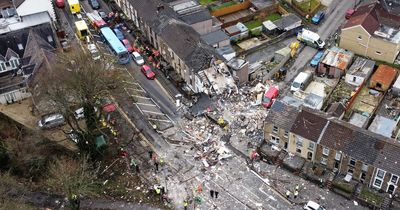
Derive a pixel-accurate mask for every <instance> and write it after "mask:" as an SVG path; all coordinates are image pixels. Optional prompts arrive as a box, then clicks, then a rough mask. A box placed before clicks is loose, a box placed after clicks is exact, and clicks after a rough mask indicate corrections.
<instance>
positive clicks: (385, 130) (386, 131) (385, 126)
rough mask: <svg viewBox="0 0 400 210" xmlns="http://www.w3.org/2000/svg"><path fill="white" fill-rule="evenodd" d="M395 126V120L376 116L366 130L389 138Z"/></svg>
mask: <svg viewBox="0 0 400 210" xmlns="http://www.w3.org/2000/svg"><path fill="white" fill-rule="evenodd" d="M396 126H397V122H396V121H395V120H392V119H389V118H386V117H384V116H380V115H377V116H376V117H375V118H374V121H372V124H371V125H370V126H369V127H368V130H370V131H372V132H374V133H377V134H380V135H382V136H386V137H388V138H391V137H392V133H393V131H394V130H395V129H396Z"/></svg>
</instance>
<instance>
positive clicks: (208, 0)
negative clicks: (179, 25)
mask: <svg viewBox="0 0 400 210" xmlns="http://www.w3.org/2000/svg"><path fill="white" fill-rule="evenodd" d="M215 1H216V0H200V1H199V2H200V4H201V5H209V4H211V3H213V2H215Z"/></svg>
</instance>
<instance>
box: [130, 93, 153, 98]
mask: <svg viewBox="0 0 400 210" xmlns="http://www.w3.org/2000/svg"><path fill="white" fill-rule="evenodd" d="M128 95H129V94H128ZM130 96H132V97H137V98H143V99H151V98H149V97H144V96H138V95H130Z"/></svg>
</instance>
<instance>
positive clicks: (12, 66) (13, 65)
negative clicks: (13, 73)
mask: <svg viewBox="0 0 400 210" xmlns="http://www.w3.org/2000/svg"><path fill="white" fill-rule="evenodd" d="M10 63H11V68H13V69H14V68H15V67H16V66H15V63H14V60H11V61H10Z"/></svg>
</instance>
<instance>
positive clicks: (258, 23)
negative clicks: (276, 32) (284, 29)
mask: <svg viewBox="0 0 400 210" xmlns="http://www.w3.org/2000/svg"><path fill="white" fill-rule="evenodd" d="M279 19H281V15H280V14H279V13H276V12H275V13H271V14H270V15H268V16H267V17H266V18H265V19H263V20H260V18H256V20H252V21H249V22H247V23H245V24H244V25H245V26H246V27H247V28H248V29H249V30H250V31H251V30H252V29H254V28H257V27H259V26H261V25H262V22H264V21H266V20H270V21H275V20H279Z"/></svg>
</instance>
